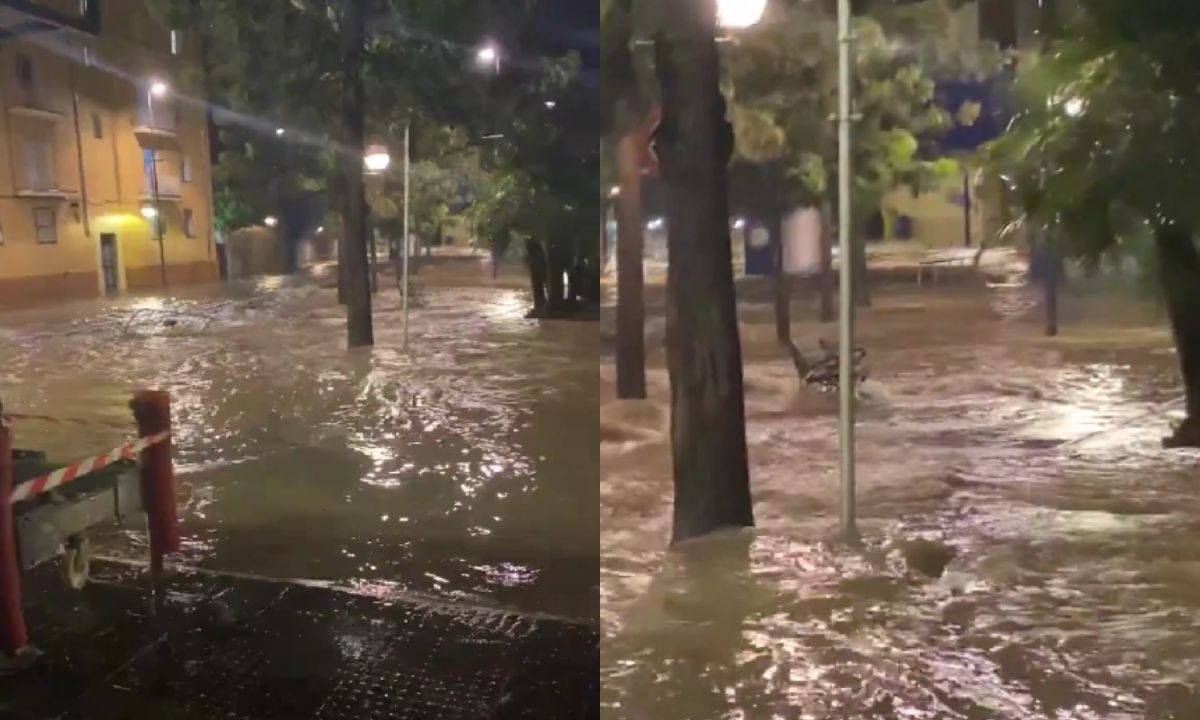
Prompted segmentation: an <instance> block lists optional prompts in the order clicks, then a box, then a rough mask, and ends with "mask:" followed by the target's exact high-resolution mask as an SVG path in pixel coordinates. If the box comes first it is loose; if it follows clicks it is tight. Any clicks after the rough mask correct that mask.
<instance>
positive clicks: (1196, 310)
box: [1156, 226, 1200, 446]
mask: <svg viewBox="0 0 1200 720" xmlns="http://www.w3.org/2000/svg"><path fill="white" fill-rule="evenodd" d="M1156 239H1157V245H1158V255H1159V257H1158V266H1159V277H1160V279H1161V281H1162V286H1163V294H1164V295H1165V296H1166V301H1167V314H1168V316H1169V317H1170V319H1171V330H1172V332H1173V333H1174V335H1175V349H1176V351H1177V353H1178V354H1179V369H1180V373H1181V374H1182V376H1183V385H1184V388H1185V390H1186V394H1187V399H1186V401H1187V420H1186V421H1185V422H1184V426H1183V427H1181V428H1180V432H1179V433H1178V434H1177V436H1176V437H1177V438H1178V439H1180V440H1190V442H1182V443H1179V444H1186V445H1192V446H1195V445H1198V444H1200V255H1198V254H1197V252H1196V246H1195V244H1194V241H1193V239H1192V235H1191V233H1190V232H1188V231H1187V230H1186V229H1183V228H1180V227H1177V226H1170V227H1164V228H1160V229H1159V230H1158V232H1157V235H1156Z"/></svg>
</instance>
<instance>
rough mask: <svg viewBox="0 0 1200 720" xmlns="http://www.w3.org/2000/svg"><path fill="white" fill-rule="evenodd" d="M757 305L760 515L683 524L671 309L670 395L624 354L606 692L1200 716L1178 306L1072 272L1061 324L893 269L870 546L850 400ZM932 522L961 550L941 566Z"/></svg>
mask: <svg viewBox="0 0 1200 720" xmlns="http://www.w3.org/2000/svg"><path fill="white" fill-rule="evenodd" d="M796 310H798V311H800V315H799V316H800V317H804V316H807V315H811V308H810V307H808V306H807V305H804V306H803V310H801V304H800V303H797V308H796ZM794 312H795V311H794ZM741 315H742V322H743V325H742V333H743V341H744V343H745V346H746V350H747V370H746V379H747V383H746V384H747V395H746V397H747V413H748V428H747V434H748V440H749V444H750V453H751V464H752V472H751V475H752V483H753V489H754V492H755V500H756V508H755V509H756V516H757V520H758V523H759V527H758V528H757V530H756V531H755V532H754V533H742V534H735V535H728V536H725V537H718V538H710V539H706V540H702V541H700V542H698V543H696V544H695V545H694V546H693V547H692V548H690V549H688V550H685V551H680V552H674V553H669V552H667V551H666V550H665V548H666V545H667V541H668V539H669V533H670V517H671V515H670V497H671V495H670V474H669V464H668V463H669V458H668V455H667V448H666V445H665V439H666V435H665V432H666V429H667V409H666V398H667V394H666V393H667V385H666V383H667V379H666V375H665V372H664V371H663V370H662V357H661V349H660V348H661V327H662V325H661V318H653V317H652V318H651V319H650V320H649V323H648V325H649V328H650V333H651V338H650V340H649V342H648V347H649V348H650V349H651V353H652V354H651V365H652V368H653V369H652V370H651V374H650V383H651V396H652V397H651V400H650V401H648V402H618V401H615V400H613V389H612V365H611V357H608V358H602V363H601V382H602V389H601V397H602V409H601V437H602V439H603V442H602V446H601V467H602V480H601V508H602V515H601V523H602V535H601V537H602V548H601V551H602V581H601V586H602V587H601V592H602V631H603V635H602V644H603V651H602V683H603V708H604V709H603V713H604V717H606V718H611V719H613V720H616V719H617V718H628V719H630V720H643V719H651V718H668V717H669V718H672V719H674V720H708V719H712V718H745V719H748V720H749V719H758V718H764V719H766V718H770V719H771V720H775V719H777V718H778V719H788V720H791V719H799V718H806V719H807V718H839V719H842V718H845V719H849V718H881V719H884V718H886V719H891V718H906V719H922V720H925V719H928V720H934V719H936V720H948V719H952V718H1005V719H1012V720H1018V719H1025V718H1072V719H1078V720H1085V719H1093V718H1095V719H1097V720H1098V719H1100V718H1105V719H1112V718H1128V719H1130V720H1132V719H1133V718H1145V717H1150V718H1196V717H1200V694H1197V687H1198V686H1200V582H1198V581H1200V492H1198V491H1200V470H1198V469H1197V467H1198V460H1200V457H1198V456H1197V454H1196V453H1194V452H1189V451H1170V452H1166V451H1163V450H1162V449H1161V448H1160V447H1159V440H1160V438H1161V436H1163V435H1164V434H1166V433H1167V431H1168V429H1169V422H1168V420H1169V419H1170V418H1171V417H1178V412H1179V409H1180V403H1178V402H1177V399H1178V398H1179V396H1180V395H1181V394H1182V391H1181V388H1180V384H1179V380H1178V377H1177V375H1176V370H1175V358H1174V355H1173V351H1172V349H1171V343H1170V338H1169V336H1168V334H1167V333H1166V331H1165V328H1164V326H1163V324H1162V323H1161V321H1159V320H1157V318H1156V315H1155V313H1154V311H1153V308H1149V307H1147V306H1146V305H1145V304H1144V303H1142V302H1141V301H1139V300H1138V299H1137V298H1134V297H1132V296H1130V295H1120V296H1114V297H1107V296H1103V295H1095V294H1093V295H1089V294H1087V293H1084V294H1082V295H1081V296H1079V297H1074V296H1068V297H1067V298H1065V299H1064V318H1063V337H1061V338H1058V339H1054V340H1050V339H1046V338H1042V337H1040V336H1039V334H1038V327H1039V321H1038V317H1037V308H1036V307H1035V306H1034V300H1033V298H1032V295H1031V293H1029V292H1028V291H1027V290H1025V289H1023V288H1019V287H1010V288H991V289H986V290H985V289H980V288H972V289H968V288H958V289H945V288H943V289H937V290H933V291H924V292H916V291H913V290H892V291H889V292H888V293H885V294H883V295H881V297H880V298H879V303H878V307H877V308H876V309H874V310H872V311H868V312H866V313H865V314H864V315H863V318H862V327H861V337H862V345H863V346H864V347H866V348H867V349H868V350H869V351H870V355H869V356H868V359H867V365H868V368H869V370H870V371H871V374H872V377H873V378H874V381H873V382H869V383H868V386H867V388H866V397H865V398H864V400H863V402H862V415H861V417H860V422H859V456H858V458H859V497H860V515H861V517H862V522H861V530H862V535H863V538H864V540H863V543H862V546H861V547H858V548H852V547H850V546H847V545H845V544H843V543H841V542H840V541H838V539H837V536H838V532H837V498H838V489H837V466H836V463H837V435H836V399H835V398H833V397H828V396H821V395H819V394H818V393H816V392H814V391H812V390H810V389H803V390H801V389H799V387H798V382H797V378H796V375H795V372H794V371H793V370H792V369H791V367H790V363H788V362H787V360H786V359H785V358H783V357H781V356H780V355H779V354H778V351H776V350H775V349H774V348H773V326H772V324H771V314H770V309H769V306H767V305H766V304H745V305H743V307H742V309H741ZM609 320H610V318H607V317H606V322H608V321H609ZM796 333H797V340H798V341H800V343H801V345H802V347H805V348H807V349H809V350H812V349H814V348H815V347H816V339H817V338H818V337H826V338H829V339H833V338H834V337H835V335H834V333H835V330H834V329H833V328H832V327H830V328H824V329H822V328H820V327H819V326H818V325H816V324H815V323H812V322H809V321H803V322H797V323H796ZM605 338H606V340H610V339H611V326H610V325H609V326H606V329H605ZM917 539H927V540H930V541H933V542H935V543H945V544H948V545H949V546H952V547H953V548H954V549H955V550H956V552H957V556H956V557H955V559H954V560H952V561H951V562H950V564H949V567H948V568H947V572H946V574H945V575H944V576H943V577H941V578H939V579H936V580H935V579H931V578H928V577H925V576H923V575H921V574H920V573H917V572H914V571H913V570H912V569H910V568H909V567H908V565H907V563H906V561H905V557H906V555H905V552H904V549H905V548H906V547H908V546H910V545H911V544H912V543H913V541H914V540H917Z"/></svg>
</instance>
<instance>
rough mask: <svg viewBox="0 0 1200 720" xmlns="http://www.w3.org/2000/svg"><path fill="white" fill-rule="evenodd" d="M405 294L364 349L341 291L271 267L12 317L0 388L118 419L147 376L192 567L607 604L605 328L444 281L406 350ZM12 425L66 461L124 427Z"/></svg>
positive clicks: (16, 396) (115, 541)
mask: <svg viewBox="0 0 1200 720" xmlns="http://www.w3.org/2000/svg"><path fill="white" fill-rule="evenodd" d="M394 295H395V293H391V294H387V293H381V294H380V295H379V296H377V300H376V313H375V321H376V339H377V346H376V347H375V348H374V349H373V350H372V351H368V352H362V351H355V352H352V353H347V351H346V350H345V336H344V332H345V331H344V319H343V317H344V310H343V309H342V308H340V307H338V306H337V304H336V302H335V301H334V298H333V292H332V291H330V290H319V289H317V288H315V287H311V286H306V285H303V284H298V283H296V282H292V281H283V280H280V279H265V280H263V281H262V282H260V283H258V284H256V285H252V286H245V285H241V286H231V287H227V288H225V289H223V290H222V291H221V294H220V295H219V296H217V295H213V294H211V291H209V292H208V294H206V293H205V292H204V291H199V292H192V293H191V294H189V295H187V296H186V297H180V298H173V299H158V298H148V299H131V300H127V301H121V302H118V303H116V304H112V305H110V304H81V305H75V306H71V307H69V308H59V309H46V310H39V311H27V312H21V313H13V314H10V315H6V316H4V317H3V318H0V334H2V335H3V337H4V340H5V342H4V343H3V345H2V346H0V367H3V368H5V371H4V375H3V376H0V397H3V399H4V401H5V403H6V407H9V408H11V409H13V410H18V409H19V410H21V411H26V412H39V413H44V414H47V415H57V416H80V417H90V418H103V419H111V420H116V421H125V420H127V419H128V411H127V410H126V409H125V405H126V403H127V402H128V398H129V395H130V393H131V392H132V391H133V390H134V389H136V388H143V387H158V388H162V389H165V390H169V391H171V393H172V398H173V403H174V418H175V447H176V460H177V467H178V469H179V471H180V486H181V498H182V502H183V511H182V520H183V523H184V532H185V540H184V553H183V554H184V559H185V561H187V562H191V563H195V564H199V565H204V566H208V567H213V568H218V569H224V570H232V571H242V572H251V573H256V574H260V575H266V576H274V577H296V578H315V579H321V580H330V581H336V582H339V583H349V584H351V585H353V586H356V587H361V588H369V589H370V592H372V593H374V592H382V591H384V590H389V591H395V592H400V591H412V592H437V593H440V594H442V595H449V596H453V597H458V598H466V599H471V600H473V601H482V602H496V603H503V604H507V605H513V606H518V607H521V608H525V609H530V610H538V611H547V612H553V613H560V614H565V615H571V616H577V617H585V618H594V617H595V616H596V614H597V612H598V610H597V608H596V598H595V596H596V590H595V588H596V577H597V574H598V569H597V568H598V560H597V558H596V540H595V539H596V536H597V532H598V530H597V519H596V518H597V509H596V507H595V501H594V498H595V489H594V488H595V484H594V483H595V474H594V471H592V472H591V473H588V472H580V467H581V465H583V466H586V465H587V464H588V463H589V462H590V466H591V467H592V468H594V467H595V466H596V461H595V460H594V459H591V460H589V459H590V458H594V457H595V454H596V449H595V430H594V428H595V424H594V423H595V419H594V418H595V415H594V412H595V410H594V408H595V406H596V376H595V370H594V365H593V364H592V363H594V358H595V357H596V354H597V346H596V331H595V325H594V324H589V323H543V324H539V323H537V322H533V321H527V320H525V319H524V318H523V317H522V313H521V312H517V311H516V309H517V308H523V307H525V304H526V302H527V297H526V295H525V293H522V292H519V291H514V290H504V289H488V288H475V289H469V288H440V289H439V288H431V289H428V290H427V291H426V293H425V295H426V296H427V299H428V305H427V307H423V308H419V309H416V310H414V311H413V313H412V316H411V317H412V323H413V324H412V331H411V343H412V344H411V352H409V353H405V352H403V351H402V349H401V328H402V325H401V318H402V314H401V312H400V309H399V308H398V307H397V304H398V303H397V300H396V298H394V297H393V296H394ZM180 318H200V319H201V320H199V321H190V322H184V321H182V320H180ZM18 432H19V441H20V443H21V444H22V445H24V446H33V447H39V448H42V449H45V450H47V451H48V452H49V453H50V454H51V456H52V457H54V458H56V459H61V460H63V461H67V460H71V459H75V458H76V457H80V456H81V455H82V454H83V452H84V449H86V450H87V451H91V450H101V449H105V448H107V447H111V446H112V443H115V442H118V441H120V440H121V439H123V435H122V434H121V433H120V432H114V431H109V430H105V429H103V428H101V429H99V430H96V429H90V428H89V429H87V430H84V431H81V432H70V433H65V432H62V431H59V430H56V429H55V428H53V427H49V426H33V425H29V426H22V427H21V428H19V429H18ZM382 516H386V517H387V518H388V520H386V521H382V520H381V517H382ZM141 543H142V539H141V538H140V536H139V534H138V533H125V534H122V535H118V536H113V537H109V538H107V539H106V540H105V542H104V547H102V548H101V552H106V553H112V552H122V553H124V552H128V553H141V552H142V549H141ZM510 566H511V567H512V568H516V569H518V570H517V571H516V572H517V574H518V575H520V576H521V577H524V578H526V579H527V582H511V581H510V580H509V575H508V574H507V573H506V572H504V571H501V572H499V573H497V571H496V570H495V569H496V568H505V567H510ZM434 578H437V579H434Z"/></svg>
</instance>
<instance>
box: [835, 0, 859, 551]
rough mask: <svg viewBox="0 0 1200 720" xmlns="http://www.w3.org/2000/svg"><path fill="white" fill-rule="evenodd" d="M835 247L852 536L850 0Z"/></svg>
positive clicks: (842, 1) (842, 42)
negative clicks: (837, 253) (836, 247)
mask: <svg viewBox="0 0 1200 720" xmlns="http://www.w3.org/2000/svg"><path fill="white" fill-rule="evenodd" d="M837 9H838V18H837V20H838V248H839V253H840V255H841V258H840V262H839V267H838V271H839V276H840V290H841V292H840V294H839V308H840V315H841V322H840V327H839V332H838V340H839V343H838V344H839V346H840V350H839V352H838V410H839V413H838V417H839V428H838V429H839V436H840V438H841V464H840V469H841V480H842V503H841V517H842V532H843V534H844V535H845V536H846V537H847V538H854V537H856V536H857V534H858V530H857V527H856V524H857V508H856V507H855V503H856V497H855V495H856V493H855V477H854V470H855V468H854V410H855V408H854V380H855V378H854V291H853V290H854V288H853V282H854V273H853V268H854V263H853V261H852V255H851V253H853V252H854V249H853V248H852V246H851V245H852V242H851V241H852V238H851V212H852V204H851V197H850V192H851V188H852V187H853V182H852V181H851V177H850V172H851V166H850V149H851V148H850V123H851V122H852V120H853V118H852V117H851V110H852V105H851V98H850V93H851V90H852V86H851V80H852V78H851V55H850V53H851V50H852V43H853V41H854V38H853V36H852V34H851V30H850V0H838V8H837Z"/></svg>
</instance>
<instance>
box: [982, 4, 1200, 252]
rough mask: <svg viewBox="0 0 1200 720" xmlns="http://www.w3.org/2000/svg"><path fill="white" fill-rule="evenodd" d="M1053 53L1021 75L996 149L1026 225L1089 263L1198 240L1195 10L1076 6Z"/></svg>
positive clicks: (1199, 52)
mask: <svg viewBox="0 0 1200 720" xmlns="http://www.w3.org/2000/svg"><path fill="white" fill-rule="evenodd" d="M1080 6H1081V10H1082V12H1080V13H1079V14H1078V15H1077V16H1076V17H1075V19H1074V20H1073V23H1072V25H1071V26H1070V27H1068V28H1067V31H1066V32H1064V33H1063V37H1062V38H1061V39H1059V40H1058V41H1057V42H1056V43H1055V44H1054V46H1053V48H1052V51H1051V52H1050V53H1048V54H1047V55H1046V56H1045V57H1043V58H1041V59H1040V60H1039V61H1038V62H1037V63H1036V64H1032V65H1030V66H1029V67H1027V68H1025V69H1023V71H1022V72H1021V74H1020V76H1019V78H1018V82H1017V86H1016V87H1017V97H1018V98H1019V100H1020V112H1019V113H1018V115H1017V117H1016V119H1015V120H1014V122H1013V124H1012V127H1011V128H1010V131H1009V133H1008V134H1007V135H1006V136H1005V137H1003V138H1001V139H1000V140H999V141H998V142H996V143H995V144H994V146H993V148H992V159H993V161H994V163H995V165H996V167H997V168H998V169H999V170H1000V172H1001V173H1002V174H1003V175H1004V176H1005V177H1006V178H1007V180H1008V181H1009V182H1010V183H1011V184H1012V186H1013V187H1014V188H1015V189H1016V194H1017V199H1018V202H1019V204H1020V206H1021V208H1022V209H1023V211H1024V216H1023V217H1022V221H1024V222H1026V223H1027V224H1028V225H1029V226H1030V227H1032V228H1035V229H1045V230H1049V233H1048V234H1049V236H1050V237H1051V238H1053V239H1054V241H1055V242H1057V243H1058V244H1059V245H1060V246H1061V248H1062V249H1063V251H1064V252H1065V253H1066V254H1068V255H1071V256H1074V257H1077V258H1082V259H1085V260H1088V261H1092V262H1095V261H1098V260H1099V259H1100V258H1101V257H1103V256H1104V255H1105V254H1106V253H1109V252H1112V251H1120V250H1126V249H1128V250H1131V251H1133V252H1139V253H1140V252H1141V251H1140V250H1139V248H1140V247H1143V246H1144V245H1145V241H1146V238H1147V237H1148V235H1149V234H1150V232H1152V231H1155V230H1157V229H1160V228H1163V227H1167V226H1176V225H1178V226H1182V227H1185V228H1188V229H1190V230H1194V229H1195V228H1197V227H1198V226H1200V206H1198V205H1197V204H1196V203H1195V201H1194V200H1193V198H1192V194H1193V192H1194V189H1195V188H1196V186H1197V180H1200V91H1198V90H1197V86H1196V82H1195V68H1196V67H1197V66H1196V64H1195V63H1196V62H1197V61H1200V6H1197V5H1196V4H1195V3H1191V2H1187V1H1186V0H1163V1H1162V2H1159V3H1154V4H1153V5H1147V4H1145V3H1138V2H1135V1H1134V0H1083V1H1082V2H1081V3H1080Z"/></svg>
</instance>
